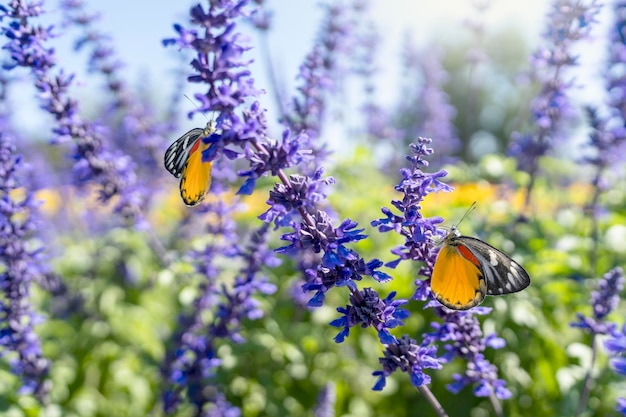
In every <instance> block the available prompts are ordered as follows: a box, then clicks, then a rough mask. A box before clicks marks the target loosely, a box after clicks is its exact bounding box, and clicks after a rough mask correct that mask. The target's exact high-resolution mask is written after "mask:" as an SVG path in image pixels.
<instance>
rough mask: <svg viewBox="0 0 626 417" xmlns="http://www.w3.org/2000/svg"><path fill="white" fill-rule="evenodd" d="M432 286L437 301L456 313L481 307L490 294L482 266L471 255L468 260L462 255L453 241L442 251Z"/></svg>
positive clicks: (435, 267)
mask: <svg viewBox="0 0 626 417" xmlns="http://www.w3.org/2000/svg"><path fill="white" fill-rule="evenodd" d="M461 250H462V249H461ZM466 255H467V253H466ZM470 255H471V254H470ZM430 286H431V289H432V292H433V294H434V296H435V298H436V299H437V301H439V302H440V303H441V304H443V305H445V306H446V307H448V308H451V309H454V310H467V309H470V308H472V307H474V306H476V305H478V304H480V303H481V302H482V301H483V299H484V298H485V295H486V294H487V286H486V283H485V278H484V276H483V273H482V271H481V270H480V268H479V266H478V265H477V264H476V263H475V262H473V259H471V256H470V259H467V258H466V257H464V256H463V255H461V252H460V249H459V247H458V246H456V245H455V244H454V243H453V242H446V243H444V246H443V247H442V248H441V250H440V251H439V255H437V261H436V262H435V266H434V269H433V274H432V278H431V282H430Z"/></svg>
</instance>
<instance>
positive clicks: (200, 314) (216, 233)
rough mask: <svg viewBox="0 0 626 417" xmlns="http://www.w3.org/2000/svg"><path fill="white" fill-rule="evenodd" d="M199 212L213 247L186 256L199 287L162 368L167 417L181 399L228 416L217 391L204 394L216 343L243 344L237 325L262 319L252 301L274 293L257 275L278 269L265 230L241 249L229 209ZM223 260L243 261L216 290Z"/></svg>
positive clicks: (220, 205)
mask: <svg viewBox="0 0 626 417" xmlns="http://www.w3.org/2000/svg"><path fill="white" fill-rule="evenodd" d="M203 210H204V211H205V212H210V213H212V214H213V221H211V222H210V223H209V225H208V230H207V232H208V233H210V234H211V235H212V236H213V237H215V238H216V242H215V243H212V244H208V245H206V246H205V247H204V248H203V249H202V250H200V251H196V252H194V253H192V254H191V256H192V258H193V259H194V260H195V264H196V271H197V272H198V273H200V274H201V275H202V276H203V277H204V279H205V281H203V283H202V284H201V286H200V289H199V291H200V295H199V297H198V298H197V299H196V300H195V301H194V303H193V308H192V310H191V311H190V312H189V314H186V315H183V316H181V317H180V319H179V327H178V333H177V334H176V335H175V337H174V346H175V348H174V350H170V351H169V352H168V354H167V356H166V358H165V361H164V362H163V374H164V376H165V378H166V380H167V388H166V390H165V392H164V394H163V406H164V410H165V412H167V413H171V412H173V411H174V410H176V409H177V407H178V405H179V404H180V401H181V399H182V396H183V395H184V396H185V397H186V398H187V399H188V400H189V401H190V402H191V403H192V404H194V405H195V406H196V408H197V410H199V411H202V412H204V411H205V410H206V409H207V408H211V407H213V409H215V408H216V407H218V408H220V409H222V410H225V409H227V410H229V412H234V410H235V408H233V407H232V406H230V405H229V404H228V403H227V402H226V401H225V400H223V399H222V401H221V402H220V401H217V399H218V397H219V398H221V397H220V396H221V395H222V394H220V393H219V390H218V387H217V386H214V387H213V389H211V390H207V386H212V384H214V376H215V370H216V368H217V367H219V366H220V363H221V362H220V360H219V358H218V357H217V356H216V349H217V346H216V343H217V341H219V340H220V339H221V340H225V339H230V340H232V341H233V342H235V343H241V342H243V337H242V336H241V334H240V325H241V322H242V321H243V320H245V319H250V320H256V319H259V318H261V317H262V316H263V312H262V311H261V310H260V309H259V305H258V301H256V300H255V299H254V298H253V296H254V295H256V294H258V293H263V294H272V293H273V292H275V290H276V287H275V286H274V285H272V284H270V283H268V280H267V277H265V276H263V275H261V274H260V271H261V269H262V267H263V266H269V267H275V266H277V265H278V264H279V260H278V259H277V258H276V257H275V256H274V254H273V252H272V251H271V250H269V248H268V247H267V243H266V238H267V230H268V226H267V225H263V226H262V227H261V228H260V229H259V230H257V231H255V232H254V233H252V234H251V235H250V243H249V244H248V246H247V247H242V246H240V245H239V244H238V243H237V242H239V241H240V239H239V237H238V236H237V234H236V230H235V229H236V227H235V226H236V224H235V222H234V221H233V220H232V218H231V216H230V215H231V214H232V211H233V210H232V206H229V205H227V204H226V203H224V202H221V201H218V202H216V203H209V204H205V205H203ZM223 257H226V258H230V259H235V258H240V259H241V260H242V261H243V265H244V266H243V268H242V269H241V270H240V271H239V274H238V275H237V276H236V278H235V280H234V282H233V284H232V287H228V286H226V285H224V284H221V285H219V284H218V281H219V277H220V275H221V272H222V269H221V268H219V267H218V266H217V265H216V260H217V259H220V258H223ZM207 312H211V313H212V316H213V317H214V318H213V320H212V322H210V323H206V319H205V317H206V315H207ZM234 415H238V414H234Z"/></svg>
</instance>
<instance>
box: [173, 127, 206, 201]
mask: <svg viewBox="0 0 626 417" xmlns="http://www.w3.org/2000/svg"><path fill="white" fill-rule="evenodd" d="M215 130H216V128H215V122H213V121H209V122H208V123H207V125H206V127H205V128H204V129H201V128H199V127H198V128H195V129H191V130H190V131H189V132H187V133H185V134H184V135H182V136H181V137H180V138H178V139H177V140H176V141H175V142H174V143H172V144H171V145H170V147H169V148H167V151H165V159H164V162H165V169H167V170H168V171H169V173H170V174H172V175H173V176H175V177H176V178H180V196H181V197H182V199H183V202H184V203H185V204H186V205H188V206H195V205H197V204H199V203H200V202H201V201H202V200H203V199H204V197H205V196H206V195H207V193H208V192H209V189H210V188H211V169H212V167H213V163H212V162H203V161H202V152H203V151H204V150H205V149H208V148H209V147H210V146H211V144H207V143H204V141H203V140H202V139H203V138H208V137H209V136H211V135H212V134H213V133H215Z"/></svg>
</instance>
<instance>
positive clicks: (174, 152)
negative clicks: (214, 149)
mask: <svg viewBox="0 0 626 417" xmlns="http://www.w3.org/2000/svg"><path fill="white" fill-rule="evenodd" d="M204 131H205V129H200V128H195V129H191V130H190V131H189V132H187V133H185V134H184V135H182V136H181V137H180V138H178V139H177V140H176V141H175V142H174V143H172V144H171V145H170V147H169V148H167V151H165V158H164V162H165V169H167V170H168V171H169V173H170V174H172V175H173V176H175V177H176V178H180V176H181V175H182V173H183V169H184V168H185V164H186V163H187V159H188V158H189V152H190V151H191V148H193V146H194V144H195V143H196V141H198V140H199V139H200V138H201V137H202V135H203V133H204Z"/></svg>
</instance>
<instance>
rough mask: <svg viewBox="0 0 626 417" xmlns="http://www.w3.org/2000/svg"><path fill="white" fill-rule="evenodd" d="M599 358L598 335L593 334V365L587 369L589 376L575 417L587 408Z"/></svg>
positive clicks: (584, 384) (586, 377)
mask: <svg viewBox="0 0 626 417" xmlns="http://www.w3.org/2000/svg"><path fill="white" fill-rule="evenodd" d="M597 356H598V348H597V343H596V334H595V333H593V334H592V335H591V363H590V364H589V369H587V375H585V381H584V382H583V390H582V392H581V393H580V400H579V401H578V408H577V409H576V414H575V415H574V416H575V417H578V416H580V415H581V414H582V412H583V411H584V410H585V407H586V406H587V400H588V399H589V393H590V391H591V384H592V382H593V378H592V376H591V373H592V372H593V365H594V364H595V363H596V357H597Z"/></svg>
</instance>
